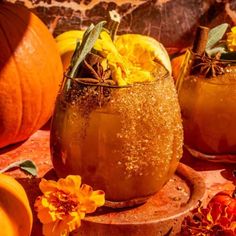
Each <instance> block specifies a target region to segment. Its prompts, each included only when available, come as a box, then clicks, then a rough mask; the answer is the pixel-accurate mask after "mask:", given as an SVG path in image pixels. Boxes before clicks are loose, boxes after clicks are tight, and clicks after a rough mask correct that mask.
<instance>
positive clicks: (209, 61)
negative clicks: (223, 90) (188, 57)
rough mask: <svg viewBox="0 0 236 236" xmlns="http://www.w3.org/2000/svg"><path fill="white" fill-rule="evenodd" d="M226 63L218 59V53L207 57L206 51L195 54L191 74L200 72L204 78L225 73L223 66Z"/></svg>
mask: <svg viewBox="0 0 236 236" xmlns="http://www.w3.org/2000/svg"><path fill="white" fill-rule="evenodd" d="M225 66H226V63H225V62H223V61H222V60H220V54H216V55H215V57H209V56H208V55H207V54H206V53H204V54H203V55H198V54H196V55H195V58H194V63H193V67H192V70H191V73H192V74H201V75H204V76H205V77H206V78H210V77H215V76H217V75H222V74H224V73H225V71H224V67H225Z"/></svg>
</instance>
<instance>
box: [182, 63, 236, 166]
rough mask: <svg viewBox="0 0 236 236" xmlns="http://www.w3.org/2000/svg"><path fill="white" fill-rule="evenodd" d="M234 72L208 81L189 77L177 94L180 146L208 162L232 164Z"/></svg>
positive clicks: (235, 147) (235, 152) (235, 142)
mask: <svg viewBox="0 0 236 236" xmlns="http://www.w3.org/2000/svg"><path fill="white" fill-rule="evenodd" d="M235 72H236V69H235V66H230V65H228V66H227V69H226V73H225V74H223V75H219V76H216V77H212V78H205V77H204V76H201V75H190V76H187V77H186V78H184V80H183V83H182V86H181V88H180V90H179V102H180V106H181V112H182V119H183V126H184V143H185V146H186V147H187V149H188V150H189V151H190V153H191V154H192V155H193V156H195V157H199V158H202V159H204V160H209V161H220V162H236V73H235Z"/></svg>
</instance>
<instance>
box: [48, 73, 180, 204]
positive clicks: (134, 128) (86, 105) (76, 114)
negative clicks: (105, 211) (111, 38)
mask: <svg viewBox="0 0 236 236" xmlns="http://www.w3.org/2000/svg"><path fill="white" fill-rule="evenodd" d="M66 80H67V82H68V80H70V79H69V78H67V79H66ZM67 82H66V83H65V84H68V83H67ZM65 86H66V85H65ZM65 86H64V87H65ZM182 136H183V134H182V122H181V115H180V108H179V104H178V101H177V94H176V91H175V86H174V83H173V80H172V78H171V77H170V76H164V77H161V78H158V79H157V81H155V82H152V83H145V84H135V85H133V86H128V87H107V86H97V85H85V84H81V83H79V82H76V81H74V80H70V89H68V91H66V89H62V91H61V93H60V94H59V96H58V98H57V102H56V107H55V111H54V115H53V119H52V126H51V137H50V147H51V155H52V162H53V166H54V168H55V170H56V172H57V174H58V176H59V177H64V176H66V175H68V174H78V175H81V176H82V181H83V183H86V184H89V185H91V186H92V187H93V188H94V189H102V190H104V191H105V194H106V200H110V201H129V200H132V199H136V198H141V197H145V196H149V195H151V194H153V193H155V192H157V191H158V190H159V189H160V188H161V187H162V186H163V185H164V184H165V183H166V182H167V181H168V180H169V178H170V177H171V176H172V175H173V173H174V172H175V170H176V168H177V165H178V162H179V160H180V158H181V156H182V144H183V137H182Z"/></svg>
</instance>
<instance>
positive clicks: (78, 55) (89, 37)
mask: <svg viewBox="0 0 236 236" xmlns="http://www.w3.org/2000/svg"><path fill="white" fill-rule="evenodd" d="M105 24H106V21H101V22H99V23H98V24H97V25H95V26H94V25H90V26H89V27H88V29H87V30H86V31H85V33H84V36H83V39H82V42H81V43H80V42H79V43H80V45H79V47H76V50H75V52H74V55H73V57H72V62H73V61H74V64H73V65H72V66H71V70H70V71H69V76H70V77H71V78H74V77H75V76H76V73H77V71H78V69H79V65H80V64H81V62H82V61H83V60H84V59H85V57H86V56H87V54H88V53H89V52H90V51H91V50H92V48H93V46H94V44H95V42H96V40H97V39H98V38H99V35H100V33H101V31H102V30H103V26H104V25H105Z"/></svg>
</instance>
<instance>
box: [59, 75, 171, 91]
mask: <svg viewBox="0 0 236 236" xmlns="http://www.w3.org/2000/svg"><path fill="white" fill-rule="evenodd" d="M64 77H66V78H67V79H70V80H74V82H76V83H78V84H81V85H84V86H91V87H95V86H96V87H97V86H99V87H106V88H117V89H118V88H130V87H134V86H139V85H150V84H155V83H157V82H158V81H159V79H155V80H153V81H145V82H135V83H133V84H127V85H122V86H119V85H109V84H105V83H96V84H95V83H90V82H83V81H79V80H76V79H79V77H75V78H72V77H70V76H69V75H67V74H66V72H65V73H64ZM156 77H157V78H160V79H166V78H168V77H172V75H171V73H170V72H169V71H167V70H166V73H165V74H163V75H160V76H156Z"/></svg>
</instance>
